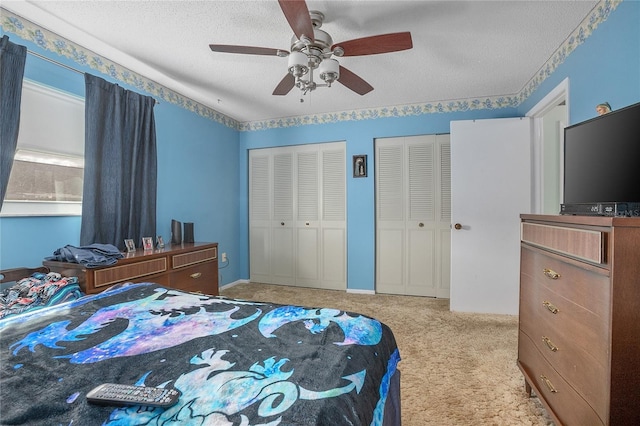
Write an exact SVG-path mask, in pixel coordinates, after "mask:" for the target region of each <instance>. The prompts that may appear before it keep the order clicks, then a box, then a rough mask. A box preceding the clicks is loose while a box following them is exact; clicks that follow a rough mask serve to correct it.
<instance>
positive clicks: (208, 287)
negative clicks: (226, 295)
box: [169, 262, 218, 296]
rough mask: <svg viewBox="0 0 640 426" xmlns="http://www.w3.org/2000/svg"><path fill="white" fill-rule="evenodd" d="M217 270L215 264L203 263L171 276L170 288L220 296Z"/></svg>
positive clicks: (172, 273) (181, 269)
mask: <svg viewBox="0 0 640 426" xmlns="http://www.w3.org/2000/svg"><path fill="white" fill-rule="evenodd" d="M217 274H218V273H217V268H216V265H215V263H214V262H201V263H198V264H196V265H193V266H189V267H183V268H180V269H177V270H175V271H173V272H171V273H170V274H169V286H170V287H173V288H177V289H180V290H185V291H192V292H199V293H205V294H210V295H214V296H215V295H217V294H218V286H217V281H216V278H217Z"/></svg>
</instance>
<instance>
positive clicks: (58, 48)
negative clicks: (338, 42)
mask: <svg viewBox="0 0 640 426" xmlns="http://www.w3.org/2000/svg"><path fill="white" fill-rule="evenodd" d="M621 1H622V0H601V1H600V3H599V4H598V5H597V6H596V7H595V8H594V9H593V11H592V12H591V13H590V14H589V16H587V17H586V18H585V19H584V20H583V21H582V22H581V23H580V25H579V26H578V28H576V29H575V30H574V32H573V33H572V34H571V35H570V36H569V37H568V38H567V39H566V40H565V41H564V43H562V45H561V46H560V47H559V48H558V49H557V50H556V51H555V52H554V54H553V55H552V56H551V58H549V60H548V61H547V62H546V63H545V64H544V65H543V66H542V67H541V68H540V70H539V71H538V72H537V73H536V75H534V76H533V77H532V78H531V80H529V82H527V84H526V85H525V86H524V88H523V89H522V90H521V91H520V93H517V94H513V95H505V96H494V97H488V98H481V99H480V98H478V99H461V100H451V101H439V102H429V103H419V104H410V105H399V106H390V107H381V108H371V109H360V110H353V111H341V112H334V113H325V114H315V115H304V116H297V117H286V118H279V119H273V120H264V121H252V122H239V121H237V120H235V119H233V118H231V117H228V116H226V115H224V114H222V113H220V112H218V111H216V110H214V109H212V108H210V107H208V106H205V105H203V104H201V103H199V102H196V101H194V100H192V99H189V98H187V97H185V96H183V95H181V94H179V93H177V92H174V91H172V90H170V89H168V88H166V87H164V86H162V85H160V84H158V83H156V82H154V81H152V80H149V79H147V78H145V77H143V76H141V75H139V74H136V73H135V72H133V71H131V70H129V69H127V68H125V67H123V66H121V65H119V64H116V63H114V62H112V61H109V60H108V59H106V58H103V57H101V56H100V55H98V54H96V53H94V52H91V51H89V50H87V49H85V48H83V47H82V46H79V45H77V44H75V43H73V42H71V41H69V40H66V39H63V38H61V37H59V36H57V35H56V34H54V33H52V32H50V31H47V30H46V29H44V28H40V27H39V26H37V25H36V24H34V23H32V22H30V21H28V20H26V19H24V18H22V17H19V16H17V15H15V14H12V13H11V12H9V11H7V10H5V9H0V11H1V12H2V21H0V26H1V27H2V29H3V31H5V32H7V33H13V34H15V35H17V36H19V37H21V38H22V39H25V40H28V41H31V42H33V43H35V44H37V45H38V46H40V47H41V48H43V49H45V50H48V51H50V52H54V53H57V54H58V55H61V56H64V57H66V58H68V59H71V60H73V61H74V62H76V63H78V64H80V65H83V66H87V67H89V68H91V69H94V70H96V71H98V72H100V73H103V74H106V75H108V76H110V77H112V78H114V79H116V80H118V81H121V82H123V83H126V84H128V85H130V86H132V87H135V88H137V89H139V90H142V91H145V92H147V93H149V94H151V95H152V96H154V97H156V98H158V99H160V100H162V101H164V102H169V103H172V104H175V105H178V106H180V107H182V108H185V109H187V110H188V111H191V112H193V113H195V114H198V115H200V116H202V117H205V118H208V119H210V120H213V121H216V122H218V123H220V124H223V125H225V126H227V127H230V128H233V129H236V130H239V131H256V130H265V129H274V128H281V127H294V126H304V125H309V124H328V123H336V122H341V121H357V120H370V119H376V118H390V117H407V116H414V115H424V114H435V113H443V112H444V113H447V112H459V111H470V110H480V109H499V108H505V107H517V106H518V105H520V104H521V103H522V102H523V101H524V100H525V99H527V98H528V97H529V96H530V95H531V94H532V93H533V92H534V91H535V90H536V88H538V86H539V85H540V84H541V83H542V82H543V81H544V80H545V79H546V78H547V77H549V76H550V75H551V74H552V73H553V72H554V71H555V70H556V69H557V68H558V66H559V65H560V64H562V63H563V62H564V61H565V59H566V58H567V56H569V54H571V52H573V50H575V48H576V47H578V46H579V45H580V44H582V43H583V42H584V41H585V40H586V39H587V38H588V37H589V36H590V35H591V34H592V33H593V31H594V30H595V29H596V28H597V27H598V25H599V24H600V23H602V22H604V21H606V20H607V18H608V17H609V15H610V14H611V12H612V11H613V10H615V8H616V7H617V6H618V5H619V4H620V2H621Z"/></svg>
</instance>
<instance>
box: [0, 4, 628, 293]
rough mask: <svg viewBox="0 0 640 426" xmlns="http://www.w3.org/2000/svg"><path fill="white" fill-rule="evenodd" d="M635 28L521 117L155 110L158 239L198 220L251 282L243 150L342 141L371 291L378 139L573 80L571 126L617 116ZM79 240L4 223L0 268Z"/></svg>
mask: <svg viewBox="0 0 640 426" xmlns="http://www.w3.org/2000/svg"><path fill="white" fill-rule="evenodd" d="M638 22H640V2H638V1H629V0H626V1H623V2H622V3H621V4H620V5H619V6H618V7H617V9H616V10H615V11H613V12H612V14H611V16H610V17H609V18H608V20H607V21H605V22H604V23H602V24H600V26H599V27H598V28H597V29H596V30H595V32H594V33H593V34H592V35H591V36H590V37H589V38H588V39H587V40H586V41H585V42H584V43H583V44H582V45H580V46H578V47H577V48H576V50H575V51H574V52H573V53H571V54H570V55H569V56H568V57H567V58H566V60H565V62H564V63H562V64H561V65H560V66H559V67H558V69H557V70H556V71H555V72H554V73H553V74H552V75H551V76H550V77H548V78H547V79H546V80H545V81H543V82H542V84H541V85H540V86H539V87H538V89H537V90H536V91H534V92H533V94H532V95H531V96H530V97H529V98H528V99H527V100H525V101H524V102H523V104H522V105H520V106H519V107H518V109H517V110H513V109H502V110H481V111H469V112H463V113H453V114H445V113H436V114H427V115H422V116H414V117H404V118H384V119H376V120H365V121H350V122H338V123H334V124H323V125H308V126H300V127H290V128H282V129H272V130H263V131H249V132H241V133H240V132H237V131H235V130H233V129H229V128H227V127H225V126H222V125H220V124H218V123H215V122H213V121H210V120H208V119H205V118H202V117H200V116H198V115H196V114H193V113H190V112H188V111H186V110H184V109H182V108H180V107H177V106H175V105H172V104H169V103H161V104H160V105H157V106H156V124H157V136H158V165H159V176H158V214H157V218H158V230H157V231H158V234H160V235H163V236H165V239H168V238H169V235H170V233H169V223H170V220H171V219H172V218H173V219H177V220H180V221H183V222H184V221H192V222H194V223H195V233H196V239H198V240H202V241H218V242H219V243H220V251H224V252H227V254H228V256H229V259H230V266H229V267H228V268H225V269H222V270H221V273H222V280H221V283H222V284H226V283H229V282H233V281H236V280H240V279H247V278H248V277H249V265H248V253H249V250H248V197H247V193H248V182H247V178H248V173H247V156H248V150H249V149H253V148H260V147H272V146H280V145H297V144H307V143H319V142H332V141H342V140H344V141H346V143H347V164H346V165H345V167H347V169H348V170H349V168H350V166H351V165H350V158H351V156H352V155H355V154H366V155H368V156H369V157H368V158H369V177H367V178H364V179H352V178H348V180H347V196H348V203H347V209H348V215H347V226H348V262H349V263H348V287H349V288H350V289H359V290H360V289H361V290H372V289H374V275H375V264H374V261H375V252H374V249H375V233H374V229H375V209H374V205H375V204H374V178H373V176H374V173H375V170H374V167H373V166H374V160H373V157H374V153H373V146H374V145H373V143H374V140H375V139H376V138H382V137H392V136H407V135H417V134H433V133H448V132H449V122H450V121H451V120H464V119H483V118H498V117H511V116H518V115H524V114H525V113H526V112H527V111H528V110H529V109H531V107H533V106H534V105H535V104H536V103H537V102H538V101H539V100H540V99H542V98H543V97H544V96H545V95H546V94H547V93H549V91H550V90H552V89H553V88H554V87H555V86H557V85H558V84H559V83H560V82H561V81H562V80H563V79H564V78H565V77H569V79H570V117H571V122H572V123H576V122H579V121H582V120H585V119H588V118H591V117H593V116H595V110H594V108H595V105H596V104H597V103H600V102H602V101H608V102H610V103H611V105H612V106H613V107H614V108H619V107H622V106H625V105H629V104H632V103H635V102H639V101H640V63H639V62H640V26H639V25H638ZM9 36H10V37H11V40H12V41H14V42H17V43H20V44H24V45H26V46H27V47H28V48H29V49H30V50H33V51H36V52H38V53H41V54H43V55H45V56H50V57H52V58H54V59H55V60H57V61H59V62H64V63H67V64H68V65H70V66H72V67H74V68H80V66H79V65H77V64H75V63H71V62H70V61H66V60H65V59H64V58H61V57H59V56H57V55H53V54H51V53H50V52H46V51H43V50H42V49H40V48H39V47H38V46H36V45H34V44H32V43H30V42H27V41H24V40H21V39H20V38H19V37H15V36H13V35H11V34H9ZM78 42H80V43H81V41H80V40H78ZM86 71H88V72H91V71H90V70H86ZM26 74H27V77H28V78H31V79H34V80H36V81H41V82H45V83H47V84H50V85H52V86H54V87H58V88H62V89H63V90H67V91H70V92H72V93H79V94H83V93H84V83H83V78H82V75H80V74H76V73H73V72H71V71H68V70H65V69H62V68H60V67H57V66H55V65H51V64H48V63H46V62H43V61H40V60H38V59H35V58H33V57H31V56H28V57H27V69H26ZM101 77H103V78H106V77H105V76H101ZM125 87H126V86H125ZM347 176H349V173H348V174H347ZM79 235H80V220H79V218H74V217H71V218H70V217H61V218H0V268H9V267H16V266H24V265H27V266H31V265H37V264H39V263H40V262H41V261H42V259H43V258H44V257H45V256H48V255H50V254H51V253H52V252H53V250H55V249H56V248H58V247H61V246H63V245H65V244H78V242H79Z"/></svg>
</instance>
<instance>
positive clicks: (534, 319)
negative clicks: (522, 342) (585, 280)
mask: <svg viewBox="0 0 640 426" xmlns="http://www.w3.org/2000/svg"><path fill="white" fill-rule="evenodd" d="M521 292H522V294H521V296H522V300H521V303H520V331H521V333H524V334H526V335H527V336H528V337H529V338H530V339H531V340H532V342H533V344H534V345H535V346H536V347H537V349H538V351H539V352H540V353H541V354H542V356H544V357H545V358H546V360H547V362H549V364H550V365H551V366H552V367H553V368H554V369H555V370H556V371H562V372H563V373H562V376H563V378H564V379H565V380H566V381H567V382H568V383H570V384H571V386H572V387H573V388H574V389H576V391H577V392H578V393H579V394H580V395H581V396H582V397H583V398H584V399H585V400H586V401H587V402H588V403H589V404H590V405H591V406H592V407H594V409H595V410H596V411H597V412H598V413H600V414H601V415H602V416H603V417H604V416H605V413H606V409H607V401H608V394H607V388H606V387H605V386H602V383H605V382H606V380H607V377H608V376H607V373H608V369H607V365H608V360H609V356H608V354H609V350H608V349H609V345H608V332H607V330H603V328H605V329H606V326H603V322H602V321H600V322H598V318H597V317H596V316H595V315H593V314H592V313H591V312H589V311H587V310H585V309H584V308H581V307H579V306H576V305H573V304H571V303H568V302H566V301H565V300H563V299H560V300H559V303H555V302H556V300H554V295H553V294H552V293H551V292H549V291H548V289H546V288H545V287H543V286H540V285H536V284H532V283H531V282H530V281H529V282H528V283H527V279H526V278H525V279H523V282H522V286H521ZM549 300H551V301H553V302H554V303H553V304H551V303H549V304H546V303H545V302H548V301H549ZM552 309H553V312H556V313H553V312H552ZM556 309H557V311H556Z"/></svg>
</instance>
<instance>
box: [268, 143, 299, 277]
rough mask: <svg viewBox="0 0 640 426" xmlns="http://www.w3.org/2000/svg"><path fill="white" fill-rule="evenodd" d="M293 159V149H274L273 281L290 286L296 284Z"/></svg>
mask: <svg viewBox="0 0 640 426" xmlns="http://www.w3.org/2000/svg"><path fill="white" fill-rule="evenodd" d="M293 161H294V160H293V153H292V152H291V151H290V150H288V149H281V148H275V149H274V150H273V180H272V181H273V188H272V191H271V193H272V194H273V215H272V222H271V225H272V226H271V230H272V231H271V235H272V245H271V248H270V250H271V253H272V254H271V255H270V257H271V275H272V277H271V280H270V281H269V282H275V283H278V284H286V285H291V284H294V283H295V247H294V236H295V228H296V224H295V221H294V217H293V211H294V205H293V203H294V196H293V184H294V179H293Z"/></svg>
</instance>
